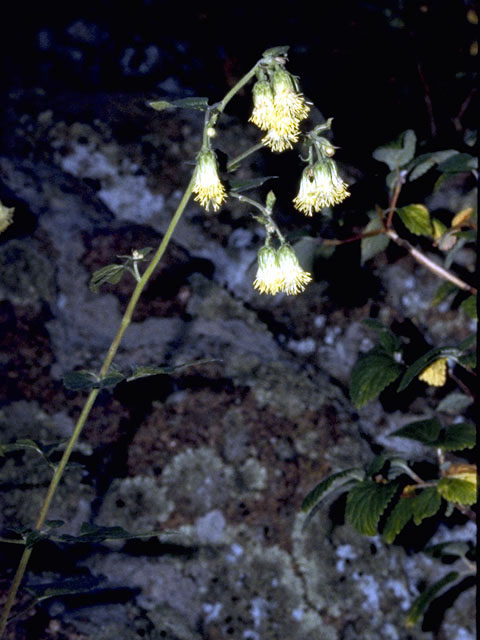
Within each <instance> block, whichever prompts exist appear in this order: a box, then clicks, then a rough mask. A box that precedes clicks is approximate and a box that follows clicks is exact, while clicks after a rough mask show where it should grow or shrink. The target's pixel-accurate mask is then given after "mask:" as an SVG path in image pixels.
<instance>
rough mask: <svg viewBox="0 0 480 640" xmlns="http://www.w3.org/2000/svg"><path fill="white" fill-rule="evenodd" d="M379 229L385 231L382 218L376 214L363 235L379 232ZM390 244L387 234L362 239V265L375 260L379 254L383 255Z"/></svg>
mask: <svg viewBox="0 0 480 640" xmlns="http://www.w3.org/2000/svg"><path fill="white" fill-rule="evenodd" d="M378 229H383V224H382V221H381V220H380V218H379V217H378V216H377V215H376V214H375V217H374V218H372V219H371V220H370V222H369V223H368V224H367V226H366V227H365V229H364V230H363V233H369V232H370V231H377V230H378ZM389 242H390V238H389V237H388V236H387V235H386V234H385V233H379V234H378V235H376V236H371V237H369V238H362V240H361V242H360V248H361V264H362V265H363V264H365V262H367V260H370V258H373V257H374V256H376V255H377V253H381V252H382V251H385V249H386V248H387V247H388V244H389Z"/></svg>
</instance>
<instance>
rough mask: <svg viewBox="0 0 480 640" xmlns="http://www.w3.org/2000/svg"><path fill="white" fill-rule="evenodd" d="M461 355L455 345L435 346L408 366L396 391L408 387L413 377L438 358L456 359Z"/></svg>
mask: <svg viewBox="0 0 480 640" xmlns="http://www.w3.org/2000/svg"><path fill="white" fill-rule="evenodd" d="M460 356H461V350H460V349H457V348H455V347H435V349H430V351H427V353H425V354H424V355H423V356H421V357H420V358H418V360H415V362H414V363H413V364H412V365H410V366H409V367H408V369H407V370H406V371H405V373H404V374H403V377H402V379H401V380H400V384H399V386H398V391H399V392H400V391H403V390H404V389H406V388H407V387H408V385H409V384H410V383H411V382H412V380H413V379H414V378H416V377H417V376H418V375H419V374H420V373H422V371H423V370H424V369H426V368H427V367H428V366H429V365H430V364H432V363H433V362H434V361H435V360H438V359H439V358H454V359H455V360H457V359H458V358H459V357H460Z"/></svg>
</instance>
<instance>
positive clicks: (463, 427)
mask: <svg viewBox="0 0 480 640" xmlns="http://www.w3.org/2000/svg"><path fill="white" fill-rule="evenodd" d="M442 435H443V437H442V439H441V441H440V442H439V443H438V446H439V447H440V448H441V449H443V450H444V451H463V449H473V447H474V446H475V444H476V442H477V432H476V429H475V425H473V424H472V423H471V422H459V423H457V424H452V425H451V426H450V427H447V428H446V429H445V431H444V432H443V434H442Z"/></svg>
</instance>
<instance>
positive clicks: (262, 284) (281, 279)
mask: <svg viewBox="0 0 480 640" xmlns="http://www.w3.org/2000/svg"><path fill="white" fill-rule="evenodd" d="M257 261H258V269H257V275H256V278H255V281H254V283H253V286H254V288H255V289H258V291H260V293H270V294H273V295H274V294H276V293H278V292H279V291H283V292H285V293H286V294H287V295H295V294H297V293H300V292H301V291H303V290H304V289H305V287H306V286H307V284H308V283H309V282H310V281H311V279H312V276H311V275H310V274H309V273H308V272H307V271H304V270H303V269H302V267H301V266H300V264H299V262H298V258H297V256H296V255H295V252H294V250H293V249H292V247H291V246H290V245H288V244H283V245H282V246H281V247H280V249H274V248H273V247H270V246H267V245H266V246H264V247H262V248H261V249H260V251H259V252H258V256H257Z"/></svg>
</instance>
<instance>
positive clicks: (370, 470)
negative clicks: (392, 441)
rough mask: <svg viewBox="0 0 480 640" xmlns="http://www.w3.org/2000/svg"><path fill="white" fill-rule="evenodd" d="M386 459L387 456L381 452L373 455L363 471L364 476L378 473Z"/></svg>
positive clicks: (368, 476) (367, 476)
mask: <svg viewBox="0 0 480 640" xmlns="http://www.w3.org/2000/svg"><path fill="white" fill-rule="evenodd" d="M386 461H387V456H386V455H385V454H383V453H381V454H379V455H378V456H375V458H374V459H373V460H372V462H371V463H370V464H369V465H368V467H367V470H366V471H365V477H366V478H372V477H373V476H376V475H377V473H380V471H381V470H382V469H383V467H384V466H385V463H386Z"/></svg>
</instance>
